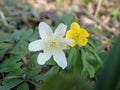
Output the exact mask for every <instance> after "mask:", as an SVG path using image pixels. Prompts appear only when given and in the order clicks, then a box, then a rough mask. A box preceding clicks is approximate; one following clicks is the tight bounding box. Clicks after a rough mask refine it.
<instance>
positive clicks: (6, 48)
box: [0, 43, 12, 59]
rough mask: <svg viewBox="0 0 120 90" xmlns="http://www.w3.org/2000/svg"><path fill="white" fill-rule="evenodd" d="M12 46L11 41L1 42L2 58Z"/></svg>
mask: <svg viewBox="0 0 120 90" xmlns="http://www.w3.org/2000/svg"><path fill="white" fill-rule="evenodd" d="M11 47H12V44H10V43H0V59H1V58H2V57H3V56H4V55H5V53H6V52H7V50H8V49H9V48H11Z"/></svg>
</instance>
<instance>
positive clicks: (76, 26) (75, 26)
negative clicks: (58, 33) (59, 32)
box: [70, 22, 80, 31]
mask: <svg viewBox="0 0 120 90" xmlns="http://www.w3.org/2000/svg"><path fill="white" fill-rule="evenodd" d="M70 29H71V30H74V31H75V30H80V25H79V24H78V23H76V22H73V23H72V24H71V26H70Z"/></svg>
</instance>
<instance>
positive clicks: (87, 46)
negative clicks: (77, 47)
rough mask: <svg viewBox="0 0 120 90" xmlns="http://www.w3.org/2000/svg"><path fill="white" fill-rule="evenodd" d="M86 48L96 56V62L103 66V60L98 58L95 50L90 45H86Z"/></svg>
mask: <svg viewBox="0 0 120 90" xmlns="http://www.w3.org/2000/svg"><path fill="white" fill-rule="evenodd" d="M86 48H87V49H88V51H89V52H90V53H91V54H92V55H93V56H94V57H95V58H96V60H97V61H98V63H99V64H100V66H101V67H103V62H102V60H101V59H100V57H99V56H98V54H97V53H96V50H95V49H93V48H92V47H91V46H90V45H88V44H87V45H86Z"/></svg>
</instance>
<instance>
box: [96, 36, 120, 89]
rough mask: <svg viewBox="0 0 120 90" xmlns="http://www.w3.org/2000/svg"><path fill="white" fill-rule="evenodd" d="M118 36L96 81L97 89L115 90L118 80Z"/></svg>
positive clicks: (119, 72) (119, 56) (119, 62)
mask: <svg viewBox="0 0 120 90" xmlns="http://www.w3.org/2000/svg"><path fill="white" fill-rule="evenodd" d="M119 53H120V36H119V37H118V38H117V39H116V41H115V43H114V45H113V47H112V49H111V51H110V53H109V57H108V59H107V61H106V63H105V66H104V69H103V71H102V74H101V76H100V78H99V79H98V82H97V90H116V88H117V85H118V84H119V82H120V69H119V65H120V55H119Z"/></svg>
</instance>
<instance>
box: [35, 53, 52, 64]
mask: <svg viewBox="0 0 120 90" xmlns="http://www.w3.org/2000/svg"><path fill="white" fill-rule="evenodd" d="M51 56H52V54H51V53H50V52H48V51H44V53H40V54H39V55H38V58H37V62H38V64H40V65H43V64H45V62H46V61H48V60H49V59H50V57H51Z"/></svg>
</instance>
